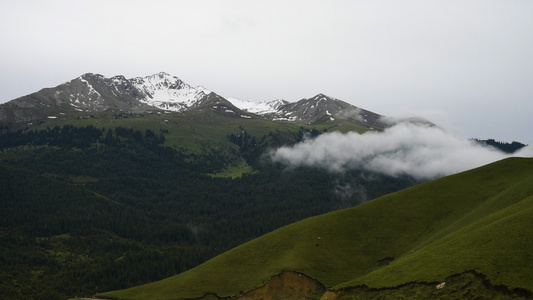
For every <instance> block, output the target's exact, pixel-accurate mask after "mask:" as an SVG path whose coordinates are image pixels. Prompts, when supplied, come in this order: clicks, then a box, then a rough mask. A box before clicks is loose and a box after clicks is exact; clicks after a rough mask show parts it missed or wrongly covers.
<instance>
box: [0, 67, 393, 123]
mask: <svg viewBox="0 0 533 300" xmlns="http://www.w3.org/2000/svg"><path fill="white" fill-rule="evenodd" d="M213 101H214V102H213ZM209 103H211V105H209ZM221 103H222V104H223V105H222V106H221V107H223V109H224V111H228V112H229V111H231V112H232V113H233V114H234V115H236V116H240V117H243V118H251V117H253V116H259V117H263V118H267V119H270V120H274V121H288V122H298V123H306V124H316V123H323V122H331V121H334V120H338V119H340V120H349V121H352V122H356V123H360V124H361V125H363V126H365V127H378V128H379V127H383V124H382V123H381V122H380V121H379V119H380V117H381V116H380V115H378V114H376V113H373V112H370V111H367V110H364V109H361V108H358V107H355V106H353V105H351V104H348V103H346V102H343V101H341V100H338V99H335V98H332V97H328V96H326V95H324V94H318V95H316V96H314V97H312V98H309V99H302V100H300V101H297V102H294V103H291V102H288V101H285V100H282V99H278V100H273V101H266V102H251V101H246V100H240V99H236V98H232V97H223V96H221V95H218V94H216V93H214V92H212V91H210V90H208V89H206V88H205V87H202V86H197V87H193V86H191V85H189V84H187V83H185V82H183V81H182V80H181V79H179V78H178V77H176V76H172V75H169V74H167V73H164V72H160V73H157V74H153V75H150V76H146V77H135V78H131V79H126V78H125V77H124V76H122V75H118V76H114V77H111V78H107V77H105V76H102V75H99V74H93V73H87V74H83V75H81V76H79V77H77V78H75V79H72V80H70V81H68V82H65V83H63V84H60V85H58V86H56V87H53V88H45V89H42V90H40V91H38V92H35V93H32V94H30V95H27V96H23V97H20V98H17V99H14V100H11V101H9V102H7V103H5V104H2V105H0V122H7V123H13V122H31V121H34V120H38V119H44V118H47V117H56V116H57V115H59V114H65V113H69V112H98V111H105V110H108V109H112V110H119V111H126V112H142V111H149V110H162V111H168V112H186V111H191V110H197V109H202V108H206V107H208V106H209V107H212V106H213V105H214V106H217V105H216V104H221ZM217 107H218V106H217ZM217 107H216V108H217Z"/></svg>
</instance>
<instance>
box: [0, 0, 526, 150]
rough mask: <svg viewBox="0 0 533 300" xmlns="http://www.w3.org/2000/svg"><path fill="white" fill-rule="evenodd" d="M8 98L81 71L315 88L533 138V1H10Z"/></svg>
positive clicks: (245, 92)
mask: <svg viewBox="0 0 533 300" xmlns="http://www.w3.org/2000/svg"><path fill="white" fill-rule="evenodd" d="M0 41H1V46H0V103H3V102H6V101H8V100H11V99H14V98H17V97H20V96H23V95H26V94H29V93H32V92H35V91H37V90H39V89H41V88H44V87H53V86H56V85H59V84H61V83H63V82H66V81H68V80H70V79H73V78H75V77H77V76H79V75H81V74H84V73H88V72H91V73H99V74H102V75H105V76H108V77H110V76H114V75H124V76H126V77H127V78H131V77H137V76H147V75H151V74H154V73H157V72H160V71H165V72H167V73H170V74H172V75H175V76H178V77H180V78H181V79H182V80H183V81H185V82H187V83H189V84H191V85H193V86H197V85H203V86H205V87H206V88H208V89H210V90H212V91H214V92H217V93H219V94H221V95H224V96H232V97H237V98H241V99H246V100H251V101H264V100H273V99H278V98H283V99H285V100H288V101H297V100H299V99H302V98H309V97H312V96H314V95H315V94H318V93H324V94H327V95H329V96H332V97H335V98H339V99H341V100H344V101H347V102H349V103H351V104H353V105H356V106H359V107H362V108H365V109H368V110H372V111H374V112H376V113H379V114H383V115H402V114H413V113H416V114H420V115H422V116H426V117H429V118H430V119H432V120H433V121H434V122H437V123H438V124H440V125H442V126H444V127H446V128H448V129H450V130H451V131H452V132H454V134H457V135H458V136H461V137H465V138H470V137H477V138H495V139H497V140H502V141H508V142H511V141H513V140H517V141H521V142H524V143H533V134H532V133H531V132H532V129H533V117H532V115H531V114H532V112H533V57H532V56H533V1H530V0H501V1H491V0H484V1H470V0H460V1H454V0H445V1H429V0H420V1H412V0H404V1H379V0H378V1H376V0H368V1H335V0H333V1H331V0H330V1H311V0H303V1H276V0H275V1H273V0H270V1H251V0H246V1H226V0H216V1H215V0H214V1H203V0H194V1H158V0H155V1H154V0H152V1H135V0H128V1H109V0H105V1H100V0H96V1H76V0H69V1H39V0H35V1H28V0H4V1H1V2H0Z"/></svg>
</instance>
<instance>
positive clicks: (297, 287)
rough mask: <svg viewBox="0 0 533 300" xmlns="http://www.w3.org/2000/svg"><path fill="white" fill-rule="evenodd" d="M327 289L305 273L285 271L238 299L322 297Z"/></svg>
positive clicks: (267, 299)
mask: <svg viewBox="0 0 533 300" xmlns="http://www.w3.org/2000/svg"><path fill="white" fill-rule="evenodd" d="M325 291H326V287H325V286H324V285H322V284H321V283H320V282H318V281H317V280H315V279H313V278H311V277H309V276H307V275H305V274H302V273H298V272H294V271H284V272H282V273H280V274H278V275H275V276H272V278H270V280H269V281H268V282H267V283H266V284H265V285H263V286H262V287H260V288H257V289H255V290H251V291H249V292H247V293H245V294H244V295H242V296H241V297H239V298H238V299H239V300H248V299H264V300H274V299H320V297H321V296H322V295H323V294H324V292H325Z"/></svg>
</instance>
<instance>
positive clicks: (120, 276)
mask: <svg viewBox="0 0 533 300" xmlns="http://www.w3.org/2000/svg"><path fill="white" fill-rule="evenodd" d="M165 134H166V132H165V131H159V132H155V131H153V130H150V129H146V130H144V131H141V130H137V129H131V128H125V127H115V128H113V129H109V128H107V129H106V128H97V127H94V126H91V125H89V126H85V127H75V126H71V125H65V126H62V127H60V126H56V127H53V128H46V129H41V130H25V131H4V132H3V134H1V135H0V194H1V201H0V265H1V268H0V294H2V298H3V299H22V298H24V299H67V298H69V297H74V296H91V295H94V294H95V293H97V292H103V291H109V290H116V289H122V288H126V287H131V286H135V285H139V284H143V283H147V282H152V281H156V280H160V279H163V278H165V277H168V276H172V275H174V274H177V273H180V272H183V271H186V270H188V269H190V268H192V267H194V266H196V265H198V264H200V263H202V262H204V261H206V260H208V259H209V258H212V257H214V256H215V255H217V254H220V253H222V252H224V251H226V250H229V249H230V248H232V247H235V246H237V245H239V244H242V243H244V242H246V241H249V240H251V239H253V238H255V237H259V236H261V235H263V234H265V233H268V232H270V231H272V230H275V229H277V228H279V227H282V226H284V225H287V224H290V223H292V222H295V221H298V220H301V219H303V218H306V217H310V216H314V215H318V214H322V213H326V212H330V211H334V210H338V209H342V208H346V207H350V206H353V205H357V204H359V203H361V202H364V201H367V200H370V199H372V198H375V197H377V196H380V195H384V194H387V193H390V192H393V191H396V190H399V189H402V188H405V187H407V186H410V185H412V184H414V183H415V182H414V181H413V180H412V179H410V178H392V177H385V176H382V175H378V174H368V173H363V172H362V171H351V172H349V173H345V174H342V175H338V174H337V175H334V174H330V173H327V172H325V171H322V170H319V169H313V168H297V169H290V170H288V169H285V168H284V167H283V166H281V165H277V164H274V163H271V162H269V161H268V159H267V158H265V156H264V155H263V154H264V153H265V151H267V150H268V149H269V148H271V147H275V146H279V145H283V144H290V143H294V142H296V141H299V140H301V139H303V138H304V136H305V137H306V138H312V137H314V136H317V135H318V134H320V133H319V132H318V131H317V130H314V129H313V130H310V129H304V128H300V130H299V131H297V132H294V134H293V135H292V137H290V138H287V136H286V135H281V134H279V133H277V132H270V133H269V134H265V135H264V136H259V137H256V136H240V137H237V136H236V135H234V134H228V135H227V138H228V140H229V141H231V142H233V143H235V144H236V145H238V153H235V155H236V156H239V157H241V158H242V159H244V160H245V161H246V162H247V164H249V165H250V166H253V168H254V170H255V172H253V173H248V174H244V175H243V176H242V177H239V178H233V179H232V178H223V177H216V176H213V175H212V174H214V173H216V172H217V171H220V170H222V169H224V168H225V167H226V166H227V165H228V164H230V163H231V158H230V157H228V155H226V154H225V153H224V152H220V151H216V150H215V149H209V148H206V149H204V151H202V152H201V153H191V152H188V151H186V150H185V149H184V148H180V147H168V146H165V145H164V143H165V139H166V137H165ZM348 190H350V191H349V192H348Z"/></svg>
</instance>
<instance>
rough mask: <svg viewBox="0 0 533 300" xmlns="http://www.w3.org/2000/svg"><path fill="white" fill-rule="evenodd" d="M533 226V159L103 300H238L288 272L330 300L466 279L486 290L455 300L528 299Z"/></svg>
mask: <svg viewBox="0 0 533 300" xmlns="http://www.w3.org/2000/svg"><path fill="white" fill-rule="evenodd" d="M532 218H533V159H522V158H512V159H506V160H503V161H499V162H496V163H493V164H490V165H487V166H484V167H481V168H478V169H474V170H470V171H467V172H463V173H460V174H456V175H452V176H448V177H444V178H441V179H438V180H435V181H432V182H427V183H424V184H420V185H417V186H414V187H412V188H408V189H405V190H402V191H399V192H396V193H392V194H389V195H386V196H383V197H381V198H378V199H375V200H373V201H370V202H367V203H364V204H362V205H359V206H356V207H353V208H349V209H345V210H341V211H337V212H332V213H328V214H324V215H320V216H317V217H312V218H309V219H305V220H303V221H300V222H297V223H294V224H291V225H289V226H286V227H283V228H280V229H278V230H276V231H273V232H271V233H269V234H266V235H264V236H262V237H260V238H258V239H255V240H253V241H250V242H248V243H245V244H243V245H241V246H239V247H236V248H234V249H232V250H230V251H228V252H226V253H224V254H222V255H219V256H217V257H216V258H214V259H212V260H210V261H208V262H206V263H204V264H202V265H200V266H198V267H196V268H194V269H192V270H189V271H187V272H184V273H181V274H179V275H176V276H173V277H170V278H167V279H165V280H162V281H158V282H154V283H151V284H147V285H142V286H138V287H135V288H131V289H126V290H121V291H115V292H109V293H104V294H101V295H100V296H101V297H111V298H120V299H183V298H199V297H203V296H204V295H206V294H210V295H212V294H215V295H217V296H218V297H237V296H240V295H243V294H244V293H245V292H247V291H250V290H253V289H256V288H259V287H261V286H263V285H264V284H265V283H267V282H268V281H269V280H270V279H271V278H273V277H272V276H274V275H277V274H280V273H282V272H283V271H287V270H291V271H295V272H298V273H299V274H304V275H306V276H309V277H311V278H313V279H316V280H317V281H318V282H320V283H321V284H323V285H324V286H325V287H326V288H327V289H329V290H331V291H330V292H328V293H327V295H325V296H324V297H326V296H329V297H332V296H335V297H340V296H341V297H344V298H346V299H351V298H354V299H355V298H357V294H358V293H364V290H365V289H366V290H368V289H379V288H384V287H400V288H399V289H398V290H401V289H405V288H407V287H412V286H415V283H417V284H418V283H430V284H432V285H433V286H435V285H436V284H437V283H440V282H442V281H445V280H451V281H452V282H455V283H457V282H458V281H460V280H462V279H464V278H470V277H472V276H470V275H468V274H474V276H473V277H476V276H478V277H480V278H482V279H483V280H485V281H484V282H486V284H478V285H477V286H475V287H476V288H480V289H481V290H474V288H473V286H472V287H470V288H469V287H468V284H463V285H462V286H461V284H458V285H457V284H456V285H452V286H454V290H453V293H456V294H455V295H456V296H457V295H462V296H461V297H470V298H475V297H476V295H478V296H479V295H483V293H485V292H486V291H487V289H491V288H490V286H493V287H496V286H497V287H499V289H500V290H502V291H503V292H502V293H503V294H502V295H500V296H502V297H504V298H505V297H508V298H510V297H512V296H513V292H514V293H515V294H514V296H516V295H518V294H516V293H519V294H520V293H521V295H523V296H524V295H525V296H524V297H530V296H531V295H532V294H531V292H533V272H532V270H533V244H531V243H532V242H531V241H532V240H533V239H532V238H533V229H532V227H531V220H532ZM469 276H470V277H469ZM472 280H473V279H472ZM472 282H473V281H472ZM433 283H434V284H433ZM449 286H450V285H449ZM350 287H361V288H359V289H353V288H352V289H349V288H350ZM457 288H458V289H459V290H457ZM433 290H434V287H433ZM335 291H339V292H335ZM341 291H342V292H341ZM447 291H448V293H449V294H448V296H449V297H450V295H452V290H450V289H448V290H446V287H444V288H443V289H442V292H441V293H444V297H445V298H446V294H445V293H447ZM505 291H506V292H505ZM315 292H316V291H315ZM457 293H459V294H457ZM505 295H507V296H505ZM378 296H379V295H378ZM441 296H442V295H441ZM314 297H315V298H316V297H319V296H316V295H315V296H314ZM267 298H268V297H267ZM324 299H325V298H324ZM330 299H331V298H330Z"/></svg>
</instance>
